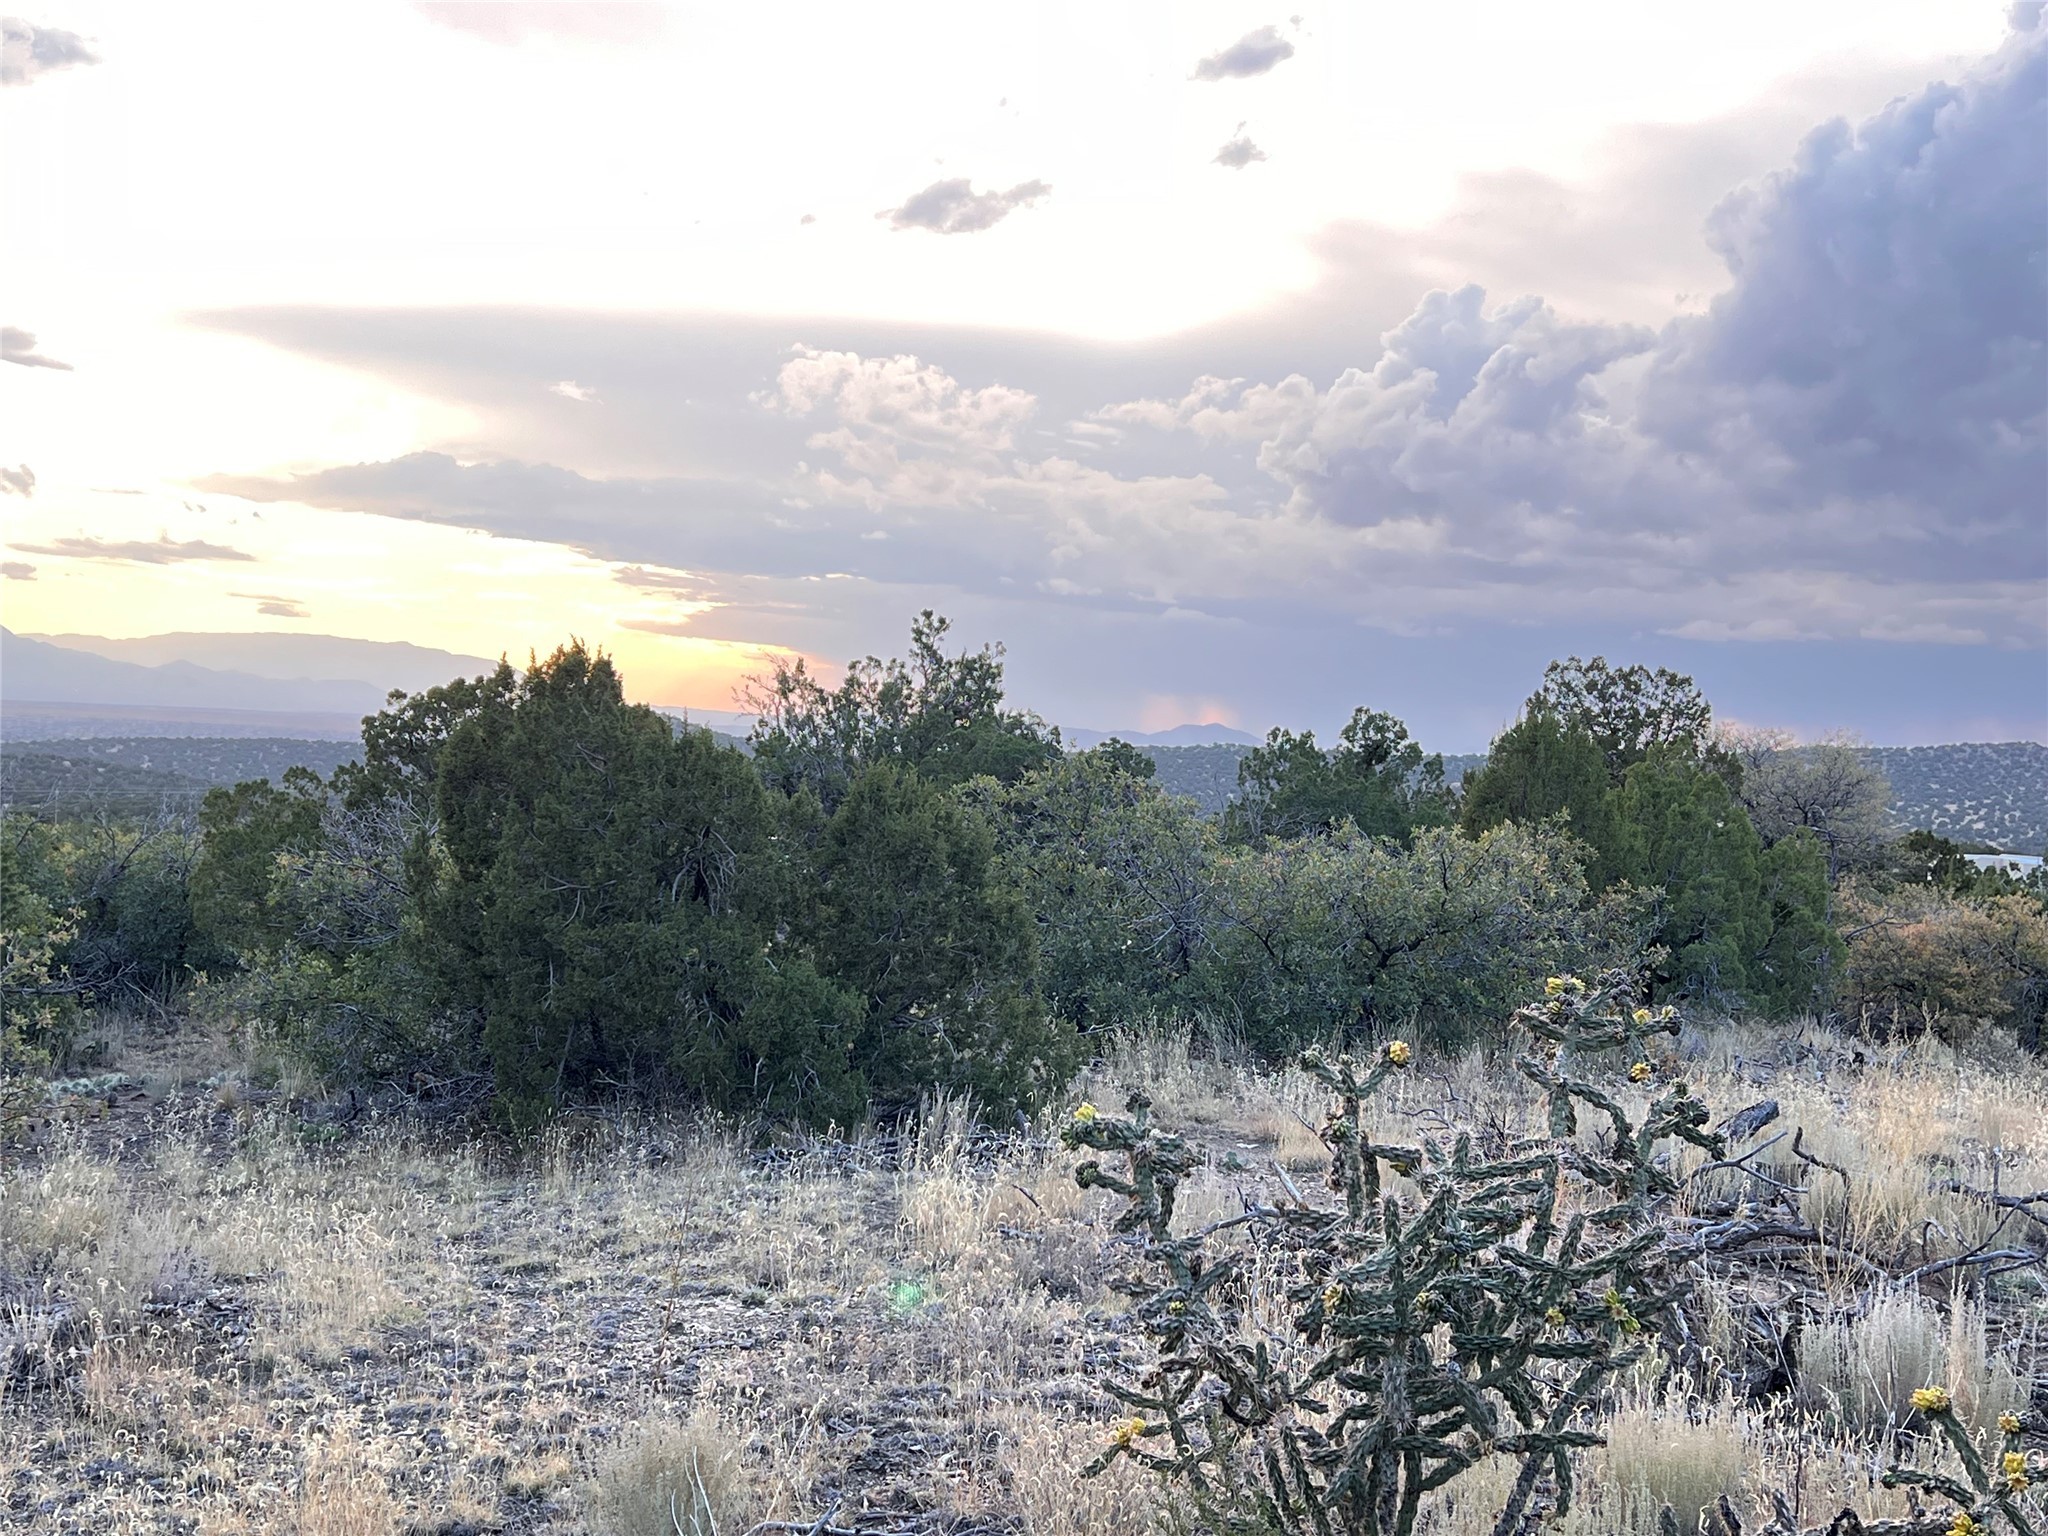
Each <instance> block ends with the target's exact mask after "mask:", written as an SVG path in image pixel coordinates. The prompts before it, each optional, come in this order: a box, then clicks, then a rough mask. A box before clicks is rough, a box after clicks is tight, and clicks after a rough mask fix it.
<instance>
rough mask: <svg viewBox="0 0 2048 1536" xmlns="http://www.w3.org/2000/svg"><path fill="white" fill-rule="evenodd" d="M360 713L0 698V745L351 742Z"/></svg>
mask: <svg viewBox="0 0 2048 1536" xmlns="http://www.w3.org/2000/svg"><path fill="white" fill-rule="evenodd" d="M362 729H363V717H362V715H360V714H356V713H350V714H321V713H319V712H318V711H315V710H262V709H201V708H196V707H195V708H182V709H181V708H176V707H171V708H164V707H161V706H155V705H148V704H53V703H45V702H43V701H41V700H37V699H26V700H24V699H16V698H12V697H10V696H8V695H6V694H4V693H0V740H5V741H10V742H30V741H91V740H96V739H100V738H103V737H116V738H127V737H140V736H237V737H244V738H247V737H264V736H268V737H287V738H290V739H292V740H295V741H309V740H318V741H354V740H355V739H356V738H357V737H358V736H360V735H361V734H362Z"/></svg>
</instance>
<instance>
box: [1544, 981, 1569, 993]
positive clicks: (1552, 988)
mask: <svg viewBox="0 0 2048 1536" xmlns="http://www.w3.org/2000/svg"><path fill="white" fill-rule="evenodd" d="M1570 982H1571V978H1570V977H1569V976H1553V977H1551V978H1550V979H1549V980H1548V981H1546V982H1544V983H1543V995H1544V996H1545V997H1563V996H1564V989H1565V988H1566V986H1568V985H1569V984H1570Z"/></svg>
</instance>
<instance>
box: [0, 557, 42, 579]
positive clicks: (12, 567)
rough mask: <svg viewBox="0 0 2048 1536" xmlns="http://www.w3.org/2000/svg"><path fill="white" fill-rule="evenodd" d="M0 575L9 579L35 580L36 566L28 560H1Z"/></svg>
mask: <svg viewBox="0 0 2048 1536" xmlns="http://www.w3.org/2000/svg"><path fill="white" fill-rule="evenodd" d="M0 576H4V577H5V578H6V579H7V580H9V581H34V580H35V579H36V568H35V567H34V566H32V565H30V564H29V563H28V562H27V561H26V560H0Z"/></svg>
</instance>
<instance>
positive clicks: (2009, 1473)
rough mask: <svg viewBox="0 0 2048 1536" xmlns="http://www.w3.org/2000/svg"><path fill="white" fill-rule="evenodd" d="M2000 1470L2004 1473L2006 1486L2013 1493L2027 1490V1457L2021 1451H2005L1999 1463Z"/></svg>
mask: <svg viewBox="0 0 2048 1536" xmlns="http://www.w3.org/2000/svg"><path fill="white" fill-rule="evenodd" d="M2000 1470H2001V1471H2003V1472H2004V1473H2005V1486H2006V1487H2008V1488H2010V1489H2011V1490H2012V1491H2013V1492H2014V1493H2025V1492H2026V1491H2027V1485H2028V1481H2029V1479H2028V1477H2027V1458H2026V1456H2025V1455H2024V1454H2023V1453H2021V1452H2019V1451H2007V1452H2006V1453H2005V1459H2004V1460H2003V1462H2001V1463H2000Z"/></svg>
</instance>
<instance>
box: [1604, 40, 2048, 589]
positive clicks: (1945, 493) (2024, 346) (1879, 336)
mask: <svg viewBox="0 0 2048 1536" xmlns="http://www.w3.org/2000/svg"><path fill="white" fill-rule="evenodd" d="M2033 22H2034V24H2033V25H2032V26H2030V27H2029V28H2028V29H2027V30H2026V31H2024V32H2019V33H2016V34H2015V35H2014V36H2013V38H2012V39H2011V40H2010V41H2009V42H2008V43H2007V45H2006V46H2005V47H2004V48H2003V49H2001V50H2000V52H1999V53H1998V54H1997V55H1996V56H1995V57H1994V58H1993V59H1991V60H1990V61H1988V63H1987V64H1986V65H1985V66H1984V67H1982V68H1980V69H1978V70H1976V71H1974V72H1973V73H1972V74H1971V75H1970V76H1969V77H1967V78H1966V79H1964V80H1963V81H1962V82H1961V83H1960V84H1957V85H1953V86H1951V85H1937V86H1933V87H1930V88H1928V89H1926V90H1924V91H1922V92H1920V93H1919V94H1917V95H1915V96H1912V97H1908V98H1906V99H1904V100H1901V101H1898V102H1895V103H1894V104H1893V105H1891V106H1890V107H1888V108H1886V109H1885V110H1884V111H1883V112H1882V113H1880V114H1878V115H1877V116H1876V117H1875V118H1872V119H1871V120H1869V121H1867V122H1865V123H1863V124H1861V125H1860V126H1857V127H1854V128H1852V127H1851V126H1850V125H1849V124H1848V123H1846V122H1834V123H1831V124H1829V125H1827V126H1826V127H1824V128H1821V129H1820V130H1818V131H1817V132H1815V133H1814V134H1812V135H1811V136H1810V137H1809V138H1808V139H1807V141H1806V142H1805V143H1804V144H1803V145H1802V146H1801V147H1800V151H1799V155H1798V158H1797V160H1796V161H1795V162H1794V164H1793V165H1792V166H1791V167H1790V168H1789V169H1787V170H1785V171H1783V172H1780V173H1779V174H1777V175H1775V176H1772V177H1770V178H1768V179H1767V180H1766V181H1764V182H1762V183H1761V184H1759V185H1756V186H1752V187H1748V188H1745V189H1743V190H1742V191H1740V192H1737V193H1735V194H1734V195H1732V196H1731V197H1729V198H1728V199H1727V200H1726V201H1725V202H1723V203H1722V204H1721V206H1720V207H1719V208H1717V209H1716V210H1715V212H1714V215H1713V217H1712V219H1711V220H1710V222H1709V225H1708V237H1709V240H1710V241H1711V243H1712V245H1713V246H1714V248H1715V249H1716V251H1717V252H1718V253H1719V254H1720V255H1721V257H1722V259H1723V260H1724V261H1725V262H1726V263H1727V265H1728V269H1729V271H1730V273H1731V275H1732V276H1733V278H1734V283H1733V286H1732V287H1730V288H1729V290H1728V291H1727V292H1726V293H1724V294H1723V295H1721V296H1720V297H1719V298H1717V299H1716V300H1715V301H1714V303H1713V305H1712V306H1711V308H1710V309H1709V311H1708V313H1707V314H1706V316H1705V317H1704V318H1703V319H1701V320H1699V321H1697V322H1693V323H1689V324H1685V325H1681V326H1677V327H1674V328H1673V330H1672V331H1671V333H1670V334H1669V336H1668V337H1667V338H1666V340H1665V343H1664V345H1663V347H1662V348H1661V349H1660V354H1659V357H1658V359H1657V364H1656V367H1655V369H1654V370H1653V371H1652V373H1651V376H1650V378H1649V380H1648V382H1647V384H1646V386H1645V389H1644V395H1643V407H1642V410H1643V420H1644V423H1645V425H1646V427H1647V428H1648V429H1649V430H1650V431H1651V432H1653V433H1654V434H1655V435H1656V437H1657V438H1658V439H1659V440H1660V441H1661V442H1662V443H1663V444H1664V445H1666V446H1667V447H1668V448H1670V449H1671V450H1673V451H1674V452H1680V453H1686V454H1711V455H1714V456H1715V457H1716V458H1718V459H1720V460H1721V461H1722V462H1724V463H1726V464H1728V465H1729V467H1730V469H1731V472H1739V479H1740V482H1741V484H1742V485H1743V486H1744V488H1745V489H1746V490H1748V491H1750V492H1752V493H1760V494H1768V495H1769V496H1770V497H1771V498H1772V500H1773V501H1774V502H1775V503H1776V504H1777V505H1779V506H1780V507H1782V508H1784V509H1785V510H1787V511H1797V510H1799V509H1801V508H1805V507H1811V506H1813V505H1815V504H1818V503H1820V502H1824V501H1828V500H1834V499H1846V500H1851V501H1854V502H1857V503H1859V504H1861V505H1864V506H1870V507H1877V506H1883V507H1887V508H1895V509H1904V508H1905V507H1907V506H1910V507H1911V513H1910V516H1911V518H1912V520H1913V522H1914V524H1915V526H1916V527H1918V528H1920V529H1921V530H1922V531H1924V532H1925V533H1926V534H1928V535H1933V534H1935V533H1937V532H1938V531H1947V532H1954V533H1964V534H1966V535H1967V536H1970V537H1974V538H1980V539H1987V540H1993V536H1994V534H1995V533H1997V532H1998V531H2000V530H2005V531H2012V532H2017V531H2020V530H2021V528H2022V526H2024V529H2025V531H2026V532H2027V533H2028V534H2030V535H2039V534H2040V532H2041V529H2042V526H2043V522H2042V511H2043V497H2044V487H2048V452H2044V444H2048V430H2044V413H2048V29H2044V28H2043V27H2042V26H2041V25H2040V22H2039V16H2038V12H2036V13H2035V16H2034V18H2033ZM1993 542H1994V543H1995V544H1996V545H1998V546H2001V547H2002V548H2003V549H2004V550H2005V551H2006V552H2007V553H2010V552H2013V550H2014V548H2015V546H2013V545H2010V544H2008V543H2007V542H2006V541H2005V540H2003V539H1995V540H1993ZM2023 542H2024V543H2025V544H2026V545H2027V546H2029V547H2031V546H2033V545H2034V544H2035V543H2036V542H2037V541H2036V540H2035V539H2033V538H2029V539H2028V540H2026V541H2023ZM1989 553H1991V549H1989V548H1987V554H1989ZM1994 558H1995V557H1994ZM2028 573H2029V574H2038V573H2040V571H2039V565H2038V561H2034V562H2030V569H2029V572H2028Z"/></svg>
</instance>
